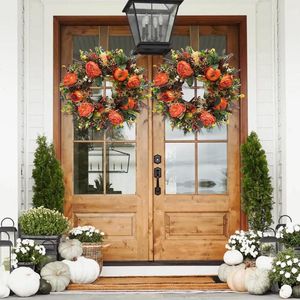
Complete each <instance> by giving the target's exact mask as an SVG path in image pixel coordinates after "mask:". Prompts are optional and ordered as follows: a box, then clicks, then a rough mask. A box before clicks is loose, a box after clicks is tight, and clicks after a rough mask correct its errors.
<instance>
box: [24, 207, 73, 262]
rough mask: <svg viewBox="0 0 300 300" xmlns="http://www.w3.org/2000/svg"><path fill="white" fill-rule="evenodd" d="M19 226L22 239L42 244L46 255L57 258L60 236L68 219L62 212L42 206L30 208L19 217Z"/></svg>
mask: <svg viewBox="0 0 300 300" xmlns="http://www.w3.org/2000/svg"><path fill="white" fill-rule="evenodd" d="M19 226H20V233H21V237H22V239H31V240H34V241H35V242H36V243H38V244H42V245H43V246H45V248H46V253H47V255H49V256H54V257H55V259H58V244H59V240H60V236H61V235H62V234H64V233H66V232H67V231H68V229H69V221H68V219H67V218H66V217H65V216H64V215H63V214H62V213H60V212H59V211H56V210H51V209H48V208H45V207H42V206H41V207H38V208H32V209H29V210H28V211H26V212H25V213H23V214H22V215H21V216H20V217H19Z"/></svg>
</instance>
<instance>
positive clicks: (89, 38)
mask: <svg viewBox="0 0 300 300" xmlns="http://www.w3.org/2000/svg"><path fill="white" fill-rule="evenodd" d="M97 46H99V37H98V36H97V35H74V36H73V59H74V60H79V59H80V53H79V50H82V51H88V50H89V49H94V48H95V47H97Z"/></svg>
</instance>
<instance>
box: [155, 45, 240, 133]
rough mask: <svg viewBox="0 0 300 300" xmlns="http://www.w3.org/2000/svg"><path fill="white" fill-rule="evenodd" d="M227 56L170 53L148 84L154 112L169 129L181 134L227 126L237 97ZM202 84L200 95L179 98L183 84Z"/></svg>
mask: <svg viewBox="0 0 300 300" xmlns="http://www.w3.org/2000/svg"><path fill="white" fill-rule="evenodd" d="M230 58H231V55H227V56H219V55H218V54H217V53H216V51H215V49H210V50H203V51H194V50H193V49H192V48H190V47H188V48H186V50H181V51H174V50H172V53H171V58H170V59H169V60H166V63H165V64H163V65H161V66H160V67H159V68H158V72H157V74H156V76H155V77H154V81H153V84H152V93H153V96H154V100H157V101H156V105H155V111H156V112H157V113H159V114H162V115H163V116H164V117H166V118H168V119H169V120H170V123H171V127H172V128H179V129H182V130H183V131H184V132H185V133H187V132H197V131H200V130H201V128H203V127H204V128H212V127H214V126H216V125H218V126H220V125H222V124H227V123H228V119H229V115H230V114H231V113H232V110H233V108H234V106H235V105H234V101H236V100H239V99H241V98H242V97H243V95H242V94H240V80H239V78H236V77H234V76H235V75H236V74H237V70H236V69H234V68H233V67H230V66H229V64H228V61H229V59H230ZM195 80H197V81H198V82H199V81H200V82H202V83H203V87H204V89H205V90H204V95H203V96H202V97H201V96H198V97H194V98H192V99H190V100H189V101H186V100H184V99H183V92H182V89H183V84H185V83H186V84H188V86H189V87H192V86H193V84H194V82H195Z"/></svg>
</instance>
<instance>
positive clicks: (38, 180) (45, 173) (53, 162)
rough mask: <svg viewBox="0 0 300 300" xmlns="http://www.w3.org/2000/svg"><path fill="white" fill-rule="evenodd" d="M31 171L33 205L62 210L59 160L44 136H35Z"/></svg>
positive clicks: (62, 183)
mask: <svg viewBox="0 0 300 300" xmlns="http://www.w3.org/2000/svg"><path fill="white" fill-rule="evenodd" d="M37 144H38V147H37V149H36V151H35V154H34V161H33V163H34V169H33V171H32V178H33V179H34V185H33V193H34V194H33V198H32V202H33V206H34V207H40V206H44V207H46V208H50V209H56V210H58V211H60V212H63V203H64V192H65V189H64V181H63V172H62V169H61V166H60V163H59V161H58V160H57V159H56V157H55V151H54V146H53V144H50V145H48V144H47V139H46V137H45V136H39V137H38V138H37Z"/></svg>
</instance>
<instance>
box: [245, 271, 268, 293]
mask: <svg viewBox="0 0 300 300" xmlns="http://www.w3.org/2000/svg"><path fill="white" fill-rule="evenodd" d="M253 270H254V272H248V273H246V276H245V286H246V289H247V290H248V292H249V293H250V294H253V295H263V294H265V293H266V292H268V291H269V290H270V288H271V282H270V279H269V271H268V270H266V269H258V268H253Z"/></svg>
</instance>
